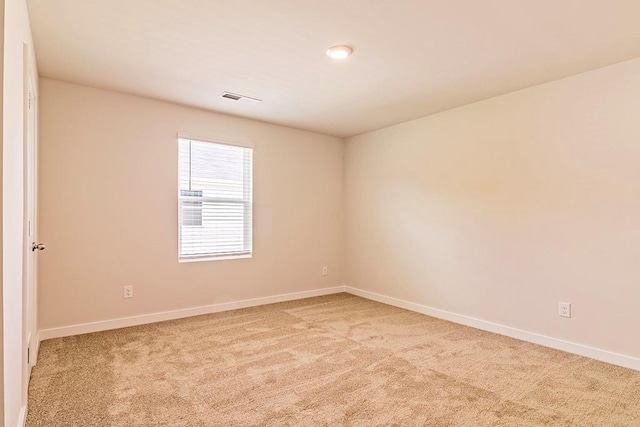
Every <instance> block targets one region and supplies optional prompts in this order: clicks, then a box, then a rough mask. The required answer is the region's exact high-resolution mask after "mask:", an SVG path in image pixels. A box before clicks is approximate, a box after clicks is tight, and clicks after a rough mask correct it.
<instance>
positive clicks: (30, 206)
mask: <svg viewBox="0 0 640 427" xmlns="http://www.w3.org/2000/svg"><path fill="white" fill-rule="evenodd" d="M25 79H26V81H27V85H26V86H27V87H26V90H25V92H26V93H25V107H26V108H25V123H24V130H25V134H24V135H25V165H24V166H25V168H24V179H25V180H24V189H25V234H26V235H25V240H24V242H25V252H26V254H25V286H24V288H23V295H22V296H23V325H24V326H23V328H24V329H23V334H24V335H23V340H24V341H23V349H24V355H25V359H24V363H23V375H24V378H23V384H24V390H23V399H24V401H23V403H24V404H26V399H27V389H28V384H29V377H30V375H31V368H32V366H33V365H34V363H35V360H34V359H35V358H34V357H33V354H34V352H35V350H36V349H35V348H34V346H35V344H36V342H35V341H36V339H35V338H36V262H37V260H36V256H37V252H40V250H42V249H44V245H40V244H39V243H37V240H36V231H37V228H36V183H37V182H36V167H37V164H36V159H37V155H36V153H37V151H36V104H35V102H36V99H35V95H34V93H35V92H34V89H33V88H34V85H33V82H32V80H31V78H29V77H28V76H25Z"/></svg>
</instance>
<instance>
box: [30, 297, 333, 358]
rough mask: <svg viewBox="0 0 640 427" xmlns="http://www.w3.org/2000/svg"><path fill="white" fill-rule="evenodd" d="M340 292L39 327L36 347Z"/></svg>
mask: <svg viewBox="0 0 640 427" xmlns="http://www.w3.org/2000/svg"><path fill="white" fill-rule="evenodd" d="M340 292H345V288H344V286H335V287H332V288H322V289H314V290H312V291H302V292H293V293H290V294H281V295H273V296H269V297H261V298H253V299H247V300H241V301H233V302H225V303H221V304H213V305H205V306H201V307H193V308H186V309H181V310H173V311H164V312H160V313H151V314H143V315H140V316H132V317H122V318H119V319H112V320H103V321H100V322H91V323H82V324H77V325H70V326H62V327H59V328H50V329H42V330H40V331H39V332H38V334H37V337H38V346H39V345H40V340H42V341H44V340H48V339H52V338H62V337H69V336H72V335H81V334H89V333H91V332H99V331H107V330H109V329H118V328H126V327H129V326H137V325H144V324H147V323H155V322H163V321H165V320H174V319H181V318H183V317H191V316H199V315H201V314H211V313H219V312H221V311H228V310H237V309H239V308H247V307H255V306H258V305H265V304H273V303H277V302H284V301H291V300H296V299H302V298H310V297H317V296H321V295H329V294H337V293H340Z"/></svg>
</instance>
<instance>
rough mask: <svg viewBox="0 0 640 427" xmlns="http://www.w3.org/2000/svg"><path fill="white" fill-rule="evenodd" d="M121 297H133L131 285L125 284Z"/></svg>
mask: <svg viewBox="0 0 640 427" xmlns="http://www.w3.org/2000/svg"><path fill="white" fill-rule="evenodd" d="M122 297H123V298H133V286H131V285H127V286H124V295H123V296H122Z"/></svg>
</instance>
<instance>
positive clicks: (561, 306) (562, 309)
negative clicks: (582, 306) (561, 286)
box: [558, 302, 571, 317]
mask: <svg viewBox="0 0 640 427" xmlns="http://www.w3.org/2000/svg"><path fill="white" fill-rule="evenodd" d="M558 314H559V315H560V317H571V303H568V302H559V303H558Z"/></svg>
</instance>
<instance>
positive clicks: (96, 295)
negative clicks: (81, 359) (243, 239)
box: [38, 79, 344, 329]
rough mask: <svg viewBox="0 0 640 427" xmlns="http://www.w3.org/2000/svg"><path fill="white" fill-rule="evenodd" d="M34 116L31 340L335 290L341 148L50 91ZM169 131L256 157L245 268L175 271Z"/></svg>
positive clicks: (97, 93) (275, 130)
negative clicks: (34, 318) (64, 329)
mask: <svg viewBox="0 0 640 427" xmlns="http://www.w3.org/2000/svg"><path fill="white" fill-rule="evenodd" d="M212 96H213V95H212ZM248 108H260V106H249V107H248ZM39 114H40V142H39V144H40V148H39V150H40V152H39V185H40V188H39V191H40V198H39V221H40V222H39V227H40V236H41V240H42V241H43V242H45V243H46V245H47V250H46V251H45V252H44V253H43V256H42V257H40V259H39V271H38V276H39V313H38V314H39V327H40V328H41V329H47V328H53V327H60V326H67V325H74V324H79V323H84V322H93V321H100V320H108V319H115V318H120V317H125V316H134V315H140V314H146V313H156V312H161V311H167V310H176V309H183V308H190V307H197V306H203V305H209V304H215V303H222V302H230V301H238V300H244V299H250V298H257V297H263V296H272V295H278V294H283V293H290V292H299V291H305V290H314V289H319V288H326V287H332V286H338V285H342V279H343V274H344V273H343V259H344V253H343V233H342V229H343V204H342V200H343V197H342V191H343V141H342V140H340V139H338V138H333V137H328V136H324V135H319V134H314V133H311V132H304V131H300V130H295V129H291V128H286V127H281V126H276V125H271V124H266V123H261V122H256V121H251V120H246V119H241V118H236V117H230V116H226V115H221V114H215V113H211V112H205V111H201V110H196V109H191V108H186V107H182V106H177V105H173V104H168V103H164V102H159V101H153V100H149V99H144V98H139V97H134V96H128V95H122V94H118V93H114V92H109V91H104V90H97V89H92V88H87V87H83V86H77V85H73V84H68V83H63V82H59V81H55V80H48V79H41V81H40V111H39ZM177 132H186V133H189V134H192V135H199V136H203V137H208V138H213V139H215V138H220V139H223V140H227V141H238V142H251V143H254V144H255V152H254V255H253V258H252V259H239V260H229V261H213V262H197V263H180V264H179V263H178V262H177V245H178V243H177V141H176V133H177ZM324 265H327V266H328V267H329V275H328V276H322V275H321V269H322V266H324ZM123 285H133V286H134V298H132V299H126V300H125V299H123V298H122V287H123Z"/></svg>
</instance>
